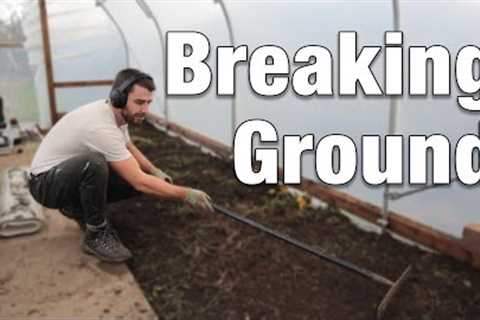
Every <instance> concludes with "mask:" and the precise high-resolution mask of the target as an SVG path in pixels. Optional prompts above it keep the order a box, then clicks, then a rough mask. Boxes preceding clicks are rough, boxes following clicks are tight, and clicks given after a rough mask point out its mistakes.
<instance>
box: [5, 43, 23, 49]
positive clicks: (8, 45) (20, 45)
mask: <svg viewBox="0 0 480 320" xmlns="http://www.w3.org/2000/svg"><path fill="white" fill-rule="evenodd" d="M0 48H2V49H15V48H23V43H21V42H16V41H0Z"/></svg>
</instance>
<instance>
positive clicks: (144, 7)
mask: <svg viewBox="0 0 480 320" xmlns="http://www.w3.org/2000/svg"><path fill="white" fill-rule="evenodd" d="M136 1H137V4H138V6H139V7H140V9H141V10H142V11H143V13H144V14H145V16H146V17H147V18H149V19H151V20H152V21H153V25H154V26H155V30H156V31H157V34H158V37H159V38H160V50H161V51H162V59H163V63H162V65H163V70H161V71H163V75H164V77H163V78H162V79H163V83H164V84H165V85H164V86H163V90H164V92H163V104H164V107H165V121H166V125H165V129H166V130H167V131H168V119H169V117H170V115H169V106H168V97H167V86H166V83H167V82H166V79H165V70H166V67H167V59H166V50H165V39H164V37H163V32H162V29H161V28H160V24H159V23H158V19H157V17H156V16H155V14H154V13H153V11H152V9H151V8H150V6H149V5H148V4H147V2H146V1H145V0H136ZM160 74H162V73H160Z"/></svg>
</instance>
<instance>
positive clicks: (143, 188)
mask: <svg viewBox="0 0 480 320" xmlns="http://www.w3.org/2000/svg"><path fill="white" fill-rule="evenodd" d="M154 90H155V84H154V82H153V79H152V78H151V77H150V76H149V75H147V74H145V73H142V72H140V71H138V70H135V69H125V70H122V71H120V72H119V73H118V74H117V76H116V78H115V81H114V83H113V87H112V91H111V93H110V99H108V100H100V101H95V102H93V103H90V104H87V105H85V106H82V107H80V108H77V109H76V110H74V111H72V112H70V113H68V114H66V115H65V116H64V117H63V118H62V119H61V120H60V121H58V122H57V123H56V124H55V125H54V126H53V127H52V128H51V130H50V131H49V133H48V134H47V135H46V137H45V138H44V139H43V141H42V143H41V144H40V146H39V148H38V150H37V152H36V154H35V156H34V158H33V161H32V164H31V167H30V179H29V188H30V192H31V193H32V195H33V197H34V198H35V199H36V200H37V201H38V202H39V203H41V204H42V205H44V206H46V207H48V208H55V209H60V212H61V213H62V214H63V215H65V216H67V217H69V218H71V219H74V220H76V221H77V223H78V224H79V225H80V226H82V227H83V228H84V229H85V238H84V241H83V248H84V250H85V251H86V252H88V253H91V254H94V255H96V256H97V257H98V258H99V259H101V260H103V261H106V262H122V261H125V260H127V259H129V258H130V257H131V256H132V254H131V252H130V251H129V250H128V248H126V247H125V246H124V245H123V244H122V243H121V241H120V239H119V238H118V236H117V234H116V232H115V231H114V230H113V228H112V226H111V225H110V223H109V222H108V220H107V219H106V217H105V216H104V211H105V207H106V204H107V203H108V202H113V201H117V200H121V199H126V198H128V197H131V196H134V195H136V194H139V193H146V194H151V195H153V196H157V197H159V198H171V199H179V200H183V201H185V202H187V203H188V204H190V205H192V206H193V207H195V208H198V209H201V210H203V211H213V208H212V205H211V199H210V197H209V196H208V195H207V194H206V193H204V192H202V191H200V190H195V189H191V188H187V187H181V186H177V185H174V184H172V179H171V178H170V177H169V176H168V175H167V174H166V173H164V172H163V171H162V170H160V169H159V168H157V167H155V166H154V165H153V164H152V163H151V162H150V161H149V160H148V159H147V158H146V157H145V156H144V155H143V154H142V152H141V151H140V150H138V149H137V148H136V147H135V145H134V144H133V143H132V142H131V140H130V137H129V134H128V125H137V124H140V123H142V121H143V120H144V118H145V115H146V113H147V111H148V109H149V106H150V104H151V102H152V99H153V91H154Z"/></svg>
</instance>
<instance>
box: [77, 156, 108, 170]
mask: <svg viewBox="0 0 480 320" xmlns="http://www.w3.org/2000/svg"><path fill="white" fill-rule="evenodd" d="M87 170H88V171H93V172H94V173H95V174H96V175H101V176H108V172H109V169H108V163H107V160H106V159H105V157H104V156H103V155H102V154H101V153H100V152H89V153H87V154H86V155H85V163H84V165H83V168H82V171H87Z"/></svg>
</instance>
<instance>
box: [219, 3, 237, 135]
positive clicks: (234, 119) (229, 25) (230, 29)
mask: <svg viewBox="0 0 480 320" xmlns="http://www.w3.org/2000/svg"><path fill="white" fill-rule="evenodd" d="M214 2H216V3H219V4H220V8H221V9H222V13H223V16H224V17H225V21H226V23H227V29H228V37H229V39H230V44H231V45H232V46H233V47H235V38H234V36H233V25H232V21H231V20H230V15H229V14H228V11H227V7H226V6H225V3H223V0H214ZM233 74H234V77H235V72H234V73H233ZM236 127H237V107H236V101H235V95H233V96H232V110H231V130H232V131H231V136H232V142H233V139H234V137H235V129H236Z"/></svg>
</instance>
